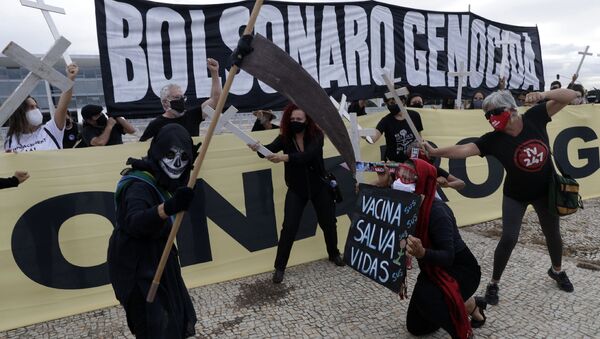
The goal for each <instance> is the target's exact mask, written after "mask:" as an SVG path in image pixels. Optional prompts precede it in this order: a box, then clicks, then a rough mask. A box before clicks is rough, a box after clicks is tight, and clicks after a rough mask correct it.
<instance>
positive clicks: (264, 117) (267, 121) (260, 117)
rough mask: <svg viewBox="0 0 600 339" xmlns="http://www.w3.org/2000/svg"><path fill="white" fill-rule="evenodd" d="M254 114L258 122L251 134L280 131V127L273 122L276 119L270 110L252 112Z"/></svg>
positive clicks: (255, 123)
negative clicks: (270, 130) (273, 130)
mask: <svg viewBox="0 0 600 339" xmlns="http://www.w3.org/2000/svg"><path fill="white" fill-rule="evenodd" d="M252 114H254V116H255V117H256V121H255V122H254V126H252V130H251V132H256V131H265V130H269V129H279V126H277V125H275V124H274V123H273V122H272V121H273V119H275V114H273V112H272V111H271V110H270V109H267V110H265V109H261V110H258V111H254V112H252Z"/></svg>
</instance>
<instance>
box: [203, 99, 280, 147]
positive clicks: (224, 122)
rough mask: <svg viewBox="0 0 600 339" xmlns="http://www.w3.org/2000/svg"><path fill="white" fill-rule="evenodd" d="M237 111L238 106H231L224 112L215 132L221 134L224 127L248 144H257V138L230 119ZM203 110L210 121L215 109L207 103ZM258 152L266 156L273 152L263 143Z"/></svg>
mask: <svg viewBox="0 0 600 339" xmlns="http://www.w3.org/2000/svg"><path fill="white" fill-rule="evenodd" d="M237 111H238V110H237V108H235V107H233V106H229V108H228V109H227V111H225V112H224V113H223V115H222V116H221V118H219V121H218V122H217V126H216V127H215V134H221V133H222V132H223V128H225V129H227V130H228V131H229V132H231V133H232V134H233V135H235V136H236V137H238V138H239V139H241V140H242V141H243V142H244V143H245V144H246V145H254V144H256V143H257V142H258V141H257V140H255V139H254V138H252V137H251V136H249V135H248V134H246V133H244V131H242V130H241V129H240V128H239V127H237V126H236V125H234V124H232V123H231V121H230V120H231V118H232V117H233V115H234V114H235V113H237ZM202 112H204V113H206V114H207V115H208V116H205V119H206V120H207V121H210V120H211V119H210V117H212V116H213V114H214V113H215V110H214V109H213V108H212V107H210V106H208V105H207V106H205V107H204V108H202ZM258 152H259V153H260V154H262V155H264V156H265V157H266V156H267V155H271V154H273V152H271V151H269V149H268V148H266V147H265V146H263V145H260V147H259V148H258Z"/></svg>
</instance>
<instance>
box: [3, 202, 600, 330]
mask: <svg viewBox="0 0 600 339" xmlns="http://www.w3.org/2000/svg"><path fill="white" fill-rule="evenodd" d="M598 205H599V200H597V199H595V200H590V201H586V209H585V210H583V211H580V212H578V213H577V214H576V215H574V216H571V217H567V218H564V219H563V220H562V229H563V237H564V242H565V258H564V263H563V267H564V268H565V269H566V270H567V272H568V274H569V276H570V278H571V280H572V281H573V284H574V285H575V292H574V293H565V292H562V291H560V290H558V288H557V287H556V284H555V282H554V281H553V280H551V279H550V278H549V277H548V276H547V274H546V271H547V269H548V267H549V266H550V259H549V257H548V255H547V253H546V250H545V247H543V246H541V245H540V242H539V241H538V240H539V239H538V238H539V235H540V234H541V232H540V231H539V226H537V224H536V222H535V218H533V217H532V216H531V215H528V216H527V217H526V219H525V220H526V222H525V224H524V227H523V232H522V235H523V237H522V239H521V242H520V243H519V244H518V245H517V247H516V248H515V251H514V252H513V255H512V257H511V260H510V262H509V264H508V266H507V268H506V271H505V273H504V276H503V280H502V282H501V284H500V303H499V304H498V305H497V306H489V307H488V311H487V313H486V314H487V316H488V321H487V323H486V324H485V325H484V327H483V328H481V329H476V330H475V334H476V336H477V337H479V338H549V337H550V338H600V270H598V269H599V268H600V267H599V265H598V264H599V262H598V246H599V245H598V244H600V228H598V227H597V225H598V219H600V217H599V216H598V211H600V209H599V207H598ZM461 233H462V236H463V238H464V240H465V242H466V243H467V245H468V246H469V247H470V248H471V250H472V251H473V253H474V254H475V256H476V257H477V258H478V260H479V264H480V265H481V267H482V273H483V276H482V283H481V285H480V288H479V294H481V293H483V291H484V289H485V284H486V282H487V281H488V279H489V278H490V275H491V265H492V257H493V252H494V249H495V246H496V242H497V235H498V222H488V223H484V224H480V225H476V226H470V227H465V228H462V229H461ZM536 239H538V240H536ZM584 245H585V246H587V247H585V248H586V249H585V250H583V249H582V246H584ZM586 253H587V254H586ZM292 255H293V252H292ZM578 266H581V267H578ZM417 273H418V270H417V269H414V270H413V271H411V272H410V273H409V292H410V290H411V289H412V286H413V285H414V280H415V277H416V276H417ZM270 278H271V274H270V273H264V274H259V275H255V276H251V277H246V278H242V279H237V280H233V281H228V282H223V283H218V284H213V285H209V286H204V287H199V288H195V289H192V290H191V296H192V299H193V301H194V305H195V307H196V312H197V314H198V323H197V326H196V331H197V337H199V338H290V337H291V338H323V337H327V338H407V337H412V336H411V335H410V334H409V333H408V332H407V331H406V328H405V318H406V308H407V307H408V302H407V301H400V300H399V299H398V297H397V296H396V295H394V294H393V293H392V292H390V291H389V290H387V289H385V288H383V287H381V286H379V285H377V284H376V283H374V282H372V281H370V280H368V279H367V278H364V277H363V276H361V275H359V274H358V273H356V272H354V271H353V270H351V269H350V268H348V267H343V268H337V267H335V266H334V265H333V264H331V263H330V262H328V261H327V260H320V261H316V262H312V263H308V264H304V265H299V266H296V267H291V268H289V269H288V270H287V271H286V275H285V280H284V282H283V283H282V284H281V285H273V284H272V283H271V281H270ZM123 337H132V336H131V334H130V333H129V330H128V328H127V325H126V321H125V314H124V312H123V310H122V309H121V308H120V307H112V308H107V309H102V310H98V311H93V312H89V313H85V314H80V315H76V316H72V317H67V318H63V319H58V320H54V321H49V322H46V323H42V324H36V325H32V326H27V327H23V328H18V329H15V330H11V331H7V332H0V338H123ZM447 337H448V335H447V334H446V333H445V332H443V331H438V332H436V333H434V334H433V335H430V336H427V337H426V338H447Z"/></svg>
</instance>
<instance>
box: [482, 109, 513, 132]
mask: <svg viewBox="0 0 600 339" xmlns="http://www.w3.org/2000/svg"><path fill="white" fill-rule="evenodd" d="M510 115H511V114H510V112H509V111H508V110H506V109H504V108H496V109H494V110H492V111H490V112H486V113H485V117H486V118H487V119H488V121H489V122H490V125H492V127H493V128H494V130H495V131H502V130H503V129H505V128H506V125H507V124H508V121H509V120H510Z"/></svg>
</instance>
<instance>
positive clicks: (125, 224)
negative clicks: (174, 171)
mask: <svg viewBox="0 0 600 339" xmlns="http://www.w3.org/2000/svg"><path fill="white" fill-rule="evenodd" d="M166 130H171V132H173V131H172V128H167V129H166ZM175 131H176V132H177V129H175ZM160 134H161V133H159V136H160ZM165 134H167V135H168V133H163V136H164V135H165ZM186 135H187V138H189V134H187V132H186ZM155 139H156V141H157V142H156V144H157V145H158V146H160V145H161V143H162V144H163V146H164V145H165V144H167V145H171V144H173V143H174V144H176V145H177V140H173V139H177V138H171V137H168V136H165V137H164V138H163V139H162V140H160V138H159V137H157V138H155ZM165 139H171V140H165ZM189 140H190V143H189V146H190V148H189V149H190V152H191V138H189ZM161 141H162V142H161ZM158 146H156V145H154V140H153V145H152V146H151V147H150V151H149V152H148V153H149V158H146V159H144V160H138V164H144V163H146V164H147V166H145V167H146V168H144V170H146V172H145V173H146V179H147V178H150V180H142V179H143V178H142V179H136V178H133V179H131V180H129V181H128V182H127V183H124V184H123V186H122V189H121V190H119V191H118V192H117V199H116V200H117V202H116V209H117V227H115V229H114V230H113V233H112V235H111V237H110V240H109V246H108V268H109V276H110V282H111V284H112V286H113V289H114V291H115V295H116V297H117V299H118V300H119V302H120V303H121V305H123V307H124V308H125V312H126V314H127V324H128V326H129V329H130V330H131V332H132V333H133V334H135V335H136V337H138V338H187V337H189V336H193V335H194V334H195V329H194V326H195V323H196V313H195V311H194V306H193V304H192V301H191V298H190V296H189V294H188V291H187V288H186V286H185V283H184V281H183V278H182V276H181V269H180V265H179V258H178V255H177V248H176V247H175V245H173V247H172V249H171V253H170V255H169V258H168V260H167V263H166V265H165V270H164V272H163V275H162V278H161V281H160V286H159V288H158V291H157V294H156V298H155V300H154V302H153V303H151V304H149V303H146V295H147V294H148V291H149V289H150V286H151V284H152V279H153V277H154V273H155V271H156V268H157V267H158V263H159V261H160V257H161V255H162V251H163V249H164V247H165V244H166V242H167V238H168V236H169V232H170V231H171V220H172V219H174V218H169V219H167V220H163V219H162V218H161V217H160V216H159V214H158V209H157V206H158V205H160V204H161V203H163V201H164V199H166V198H168V195H169V194H168V193H166V191H165V190H163V189H160V188H159V187H164V185H159V184H157V183H156V181H154V182H152V179H154V178H153V176H152V175H154V173H156V172H157V166H154V163H155V161H154V160H155V159H154V160H153V159H152V157H151V156H150V154H151V153H152V151H154V152H155V154H158V153H162V151H161V152H156V151H157V149H156V147H158ZM185 146H186V147H185V148H184V149H186V150H188V148H187V146H188V145H187V143H186V144H185ZM153 147H155V148H154V149H153ZM133 167H134V169H136V166H135V164H134V166H133ZM188 173H189V172H188ZM130 174H132V173H130ZM142 176H143V175H142ZM158 176H159V178H160V173H158ZM159 182H160V180H159ZM121 183H122V182H120V184H121Z"/></svg>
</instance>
